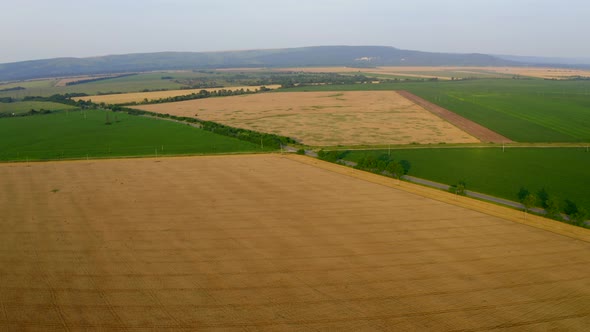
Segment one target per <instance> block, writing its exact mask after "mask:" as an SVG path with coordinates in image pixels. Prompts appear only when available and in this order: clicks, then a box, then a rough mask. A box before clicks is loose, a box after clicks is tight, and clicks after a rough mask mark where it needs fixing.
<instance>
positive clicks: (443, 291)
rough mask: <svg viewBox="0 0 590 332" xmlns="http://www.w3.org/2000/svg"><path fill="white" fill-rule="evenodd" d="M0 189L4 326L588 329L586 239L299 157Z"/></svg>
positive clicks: (131, 169)
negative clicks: (518, 221) (551, 230)
mask: <svg viewBox="0 0 590 332" xmlns="http://www.w3.org/2000/svg"><path fill="white" fill-rule="evenodd" d="M0 179H2V181H3V188H4V189H3V190H2V191H0V211H2V214H3V215H2V223H0V261H1V262H2V264H0V309H1V311H0V329H1V330H18V329H27V330H40V331H49V330H70V331H73V330H110V331H123V330H124V331H128V330H142V329H154V330H159V331H161V330H186V331H189V330H224V331H225V330H236V331H239V330H398V331H408V330H436V331H457V330H461V331H478V330H486V329H503V330H508V331H522V330H568V331H576V330H579V331H583V330H585V329H586V328H587V326H588V324H590V265H589V264H588V262H589V261H590V258H588V255H587V253H588V250H589V249H590V243H588V241H589V240H590V233H589V232H588V231H587V230H584V229H575V228H572V227H571V226H569V225H565V224H561V223H554V222H551V221H546V220H544V219H542V218H536V217H529V219H528V221H527V222H529V223H535V224H538V225H541V226H547V225H549V226H547V227H553V226H552V225H555V227H556V231H560V232H561V233H563V234H570V237H568V236H563V235H558V234H556V233H553V232H548V231H546V230H542V229H539V228H537V227H530V226H529V225H526V224H522V223H517V222H513V221H509V220H507V219H506V218H508V219H511V218H517V219H518V218H521V215H520V214H518V212H514V211H511V210H508V209H503V208H500V207H496V206H491V205H489V204H486V203H482V202H477V201H473V200H469V199H466V198H461V197H454V196H452V195H450V194H448V193H444V192H435V191H433V190H430V189H427V188H418V187H416V186H413V185H411V184H408V183H402V184H401V185H399V186H398V185H397V182H396V181H394V180H391V179H386V178H384V177H379V176H377V175H373V174H368V173H363V172H360V171H356V170H352V169H349V168H345V167H341V166H338V165H334V164H326V163H323V162H321V161H316V160H310V159H309V158H306V157H302V156H288V157H287V156H281V155H257V156H225V157H191V158H168V159H135V160H130V159H128V160H103V161H77V162H47V163H32V164H25V163H20V164H1V165H0ZM425 193H429V194H425ZM433 193H434V194H433ZM432 195H434V196H432ZM426 196H432V197H436V199H432V198H427V197H426ZM449 202H451V203H453V204H450V203H449ZM470 202H474V203H473V204H475V205H476V209H477V210H482V211H484V210H485V211H489V213H485V214H484V213H481V212H477V211H476V210H474V209H471V208H467V207H466V206H468V205H469V204H472V203H470ZM494 211H496V212H494ZM502 213H506V215H507V217H506V218H503V217H499V216H498V215H500V214H502ZM511 213H512V214H514V213H516V215H513V216H511V215H510V214H511ZM558 228H559V229H558ZM568 232H569V233H568Z"/></svg>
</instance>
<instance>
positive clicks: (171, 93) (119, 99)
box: [74, 85, 279, 104]
mask: <svg viewBox="0 0 590 332" xmlns="http://www.w3.org/2000/svg"><path fill="white" fill-rule="evenodd" d="M260 87H261V86H232V87H224V88H203V89H184V90H165V91H151V92H133V93H122V94H112V95H99V96H87V97H79V98H74V99H75V100H86V101H88V100H92V102H93V103H107V104H126V103H133V102H136V103H139V102H142V101H144V100H158V99H164V98H172V97H178V96H187V95H190V94H193V93H199V92H200V91H201V90H205V91H209V92H213V91H219V90H231V91H236V90H240V89H244V90H250V91H254V90H258V89H260ZM278 87H279V85H269V86H267V88H268V89H276V88H278Z"/></svg>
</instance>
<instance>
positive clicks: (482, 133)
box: [398, 91, 512, 143]
mask: <svg viewBox="0 0 590 332" xmlns="http://www.w3.org/2000/svg"><path fill="white" fill-rule="evenodd" d="M398 93H399V94H400V95H402V96H404V97H405V98H407V99H409V100H411V101H413V102H414V103H416V104H418V105H420V106H422V107H423V108H424V109H426V110H427V111H430V112H432V113H433V114H435V115H437V116H439V117H441V118H442V119H444V120H446V121H449V122H450V123H452V124H453V125H455V126H457V127H458V128H459V129H461V130H464V131H465V132H467V133H469V134H470V135H472V136H474V137H476V138H478V139H479V140H481V141H482V142H490V143H510V142H512V141H511V140H510V139H509V138H506V137H504V136H502V135H500V134H498V133H496V132H493V131H491V130H490V129H488V128H486V127H484V126H482V125H480V124H477V123H475V122H473V121H471V120H469V119H466V118H464V117H462V116H460V115H458V114H456V113H453V112H451V111H449V110H446V109H444V108H442V107H440V106H438V105H436V104H433V103H431V102H429V101H427V100H425V99H423V98H420V97H418V96H416V95H414V94H412V93H410V92H408V91H398Z"/></svg>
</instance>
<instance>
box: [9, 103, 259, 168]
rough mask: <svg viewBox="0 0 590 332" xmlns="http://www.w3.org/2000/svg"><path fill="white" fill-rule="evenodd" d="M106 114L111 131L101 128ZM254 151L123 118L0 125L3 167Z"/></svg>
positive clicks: (94, 114) (98, 114) (58, 117)
mask: <svg viewBox="0 0 590 332" xmlns="http://www.w3.org/2000/svg"><path fill="white" fill-rule="evenodd" d="M107 114H108V117H109V121H110V122H112V124H110V125H107V124H105V123H106V120H107V118H106V117H107ZM259 151H261V148H260V146H259V145H256V144H252V143H249V142H244V141H241V140H238V139H234V138H230V137H226V136H221V135H217V134H214V133H211V132H207V131H204V130H201V129H198V128H194V127H191V126H188V125H186V124H180V123H175V122H171V121H165V120H159V119H152V118H147V117H141V116H131V115H127V114H125V113H112V112H106V111H76V112H67V113H66V112H62V113H55V114H49V115H36V116H27V117H18V118H3V119H0V160H2V161H10V160H48V159H67V158H87V157H88V158H104V157H111V156H112V157H117V156H144V155H145V156H154V155H156V154H157V155H176V154H210V153H234V152H259ZM265 151H268V150H265Z"/></svg>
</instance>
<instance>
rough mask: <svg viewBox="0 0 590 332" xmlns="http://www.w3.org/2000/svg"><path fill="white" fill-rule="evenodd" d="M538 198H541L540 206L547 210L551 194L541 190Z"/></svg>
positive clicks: (543, 189)
mask: <svg viewBox="0 0 590 332" xmlns="http://www.w3.org/2000/svg"><path fill="white" fill-rule="evenodd" d="M537 198H539V204H541V206H542V207H543V208H544V209H546V208H547V200H549V193H547V190H545V188H541V190H539V191H538V192H537Z"/></svg>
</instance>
